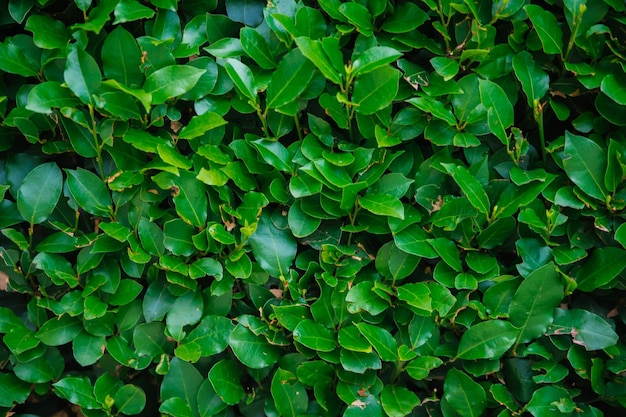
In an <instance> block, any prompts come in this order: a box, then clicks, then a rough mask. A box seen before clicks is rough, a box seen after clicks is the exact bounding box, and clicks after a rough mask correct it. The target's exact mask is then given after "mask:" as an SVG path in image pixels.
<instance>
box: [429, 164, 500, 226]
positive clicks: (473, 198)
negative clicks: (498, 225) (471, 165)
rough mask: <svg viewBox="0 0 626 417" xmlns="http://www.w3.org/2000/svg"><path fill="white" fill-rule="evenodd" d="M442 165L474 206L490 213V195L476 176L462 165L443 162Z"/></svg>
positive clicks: (482, 211) (485, 212)
mask: <svg viewBox="0 0 626 417" xmlns="http://www.w3.org/2000/svg"><path fill="white" fill-rule="evenodd" d="M441 165H442V166H443V167H444V168H445V170H446V172H447V173H448V174H450V176H451V177H452V178H453V179H454V181H455V182H456V183H457V185H458V186H459V188H461V191H462V192H463V194H464V195H465V196H466V197H467V199H468V200H469V202H470V203H471V204H472V206H474V207H475V208H476V209H477V210H478V211H480V212H481V213H483V214H487V215H489V212H490V203H489V197H488V196H487V193H486V192H485V190H484V189H483V187H482V185H481V184H480V182H479V181H478V180H477V179H476V177H475V176H474V175H472V173H471V172H469V170H468V169H467V168H465V167H464V166H462V165H455V164H448V163H442V164H441Z"/></svg>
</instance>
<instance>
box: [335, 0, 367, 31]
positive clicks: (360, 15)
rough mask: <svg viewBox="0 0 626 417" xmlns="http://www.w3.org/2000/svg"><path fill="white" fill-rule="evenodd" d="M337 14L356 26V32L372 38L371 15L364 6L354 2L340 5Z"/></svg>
mask: <svg viewBox="0 0 626 417" xmlns="http://www.w3.org/2000/svg"><path fill="white" fill-rule="evenodd" d="M339 13H341V14H342V15H344V16H345V17H346V19H348V21H349V22H350V23H352V24H353V25H354V26H356V28H357V30H358V31H359V32H360V33H362V34H363V35H364V36H372V34H373V30H374V25H373V24H372V15H371V14H370V12H369V11H368V10H367V8H366V7H365V6H363V5H361V4H359V3H354V2H347V3H341V5H340V6H339Z"/></svg>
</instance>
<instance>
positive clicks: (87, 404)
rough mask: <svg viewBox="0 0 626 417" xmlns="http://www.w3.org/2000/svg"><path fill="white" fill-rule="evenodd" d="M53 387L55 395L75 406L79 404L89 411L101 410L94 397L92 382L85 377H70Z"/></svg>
mask: <svg viewBox="0 0 626 417" xmlns="http://www.w3.org/2000/svg"><path fill="white" fill-rule="evenodd" d="M52 385H53V386H54V392H55V393H57V394H58V395H59V396H60V397H61V398H65V399H67V400H68V401H70V402H71V403H73V404H77V405H79V406H81V407H82V408H85V409H87V410H93V409H98V408H99V404H98V403H97V402H96V399H95V397H94V395H93V388H92V386H91V382H90V381H89V378H87V377H85V376H82V377H74V376H68V377H65V378H63V379H61V380H60V381H58V382H55V383H54V384H52Z"/></svg>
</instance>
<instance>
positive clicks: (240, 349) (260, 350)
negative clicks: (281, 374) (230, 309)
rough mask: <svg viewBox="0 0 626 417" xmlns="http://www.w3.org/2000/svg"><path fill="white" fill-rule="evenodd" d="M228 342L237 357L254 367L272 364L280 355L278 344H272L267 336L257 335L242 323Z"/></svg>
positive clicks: (259, 367)
mask: <svg viewBox="0 0 626 417" xmlns="http://www.w3.org/2000/svg"><path fill="white" fill-rule="evenodd" d="M228 344H229V345H230V347H231V349H232V350H233V353H234V354H235V356H236V357H237V359H239V361H240V362H241V363H242V364H244V365H245V366H248V367H250V368H252V369H261V368H266V367H268V366H272V365H274V364H275V363H276V362H277V361H278V358H279V357H280V350H279V348H278V347H277V346H274V345H271V344H270V343H269V342H268V341H267V339H265V337H263V336H260V335H259V336H257V335H255V334H254V333H252V332H251V331H250V330H248V328H247V327H244V326H242V325H241V324H238V325H237V326H236V327H235V329H234V330H233V331H232V333H231V334H230V337H229V338H228Z"/></svg>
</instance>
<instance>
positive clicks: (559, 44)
mask: <svg viewBox="0 0 626 417" xmlns="http://www.w3.org/2000/svg"><path fill="white" fill-rule="evenodd" d="M524 10H525V11H526V13H527V14H528V17H529V18H530V21H531V22H532V24H533V27H534V28H535V30H536V31H537V34H538V35H539V39H540V40H541V44H542V45H543V50H544V51H545V53H547V54H561V53H562V52H563V32H562V31H561V28H560V27H559V25H558V23H557V20H556V17H555V16H554V14H552V13H550V12H548V11H546V10H544V9H542V8H541V6H537V5H534V4H529V5H527V6H524Z"/></svg>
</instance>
